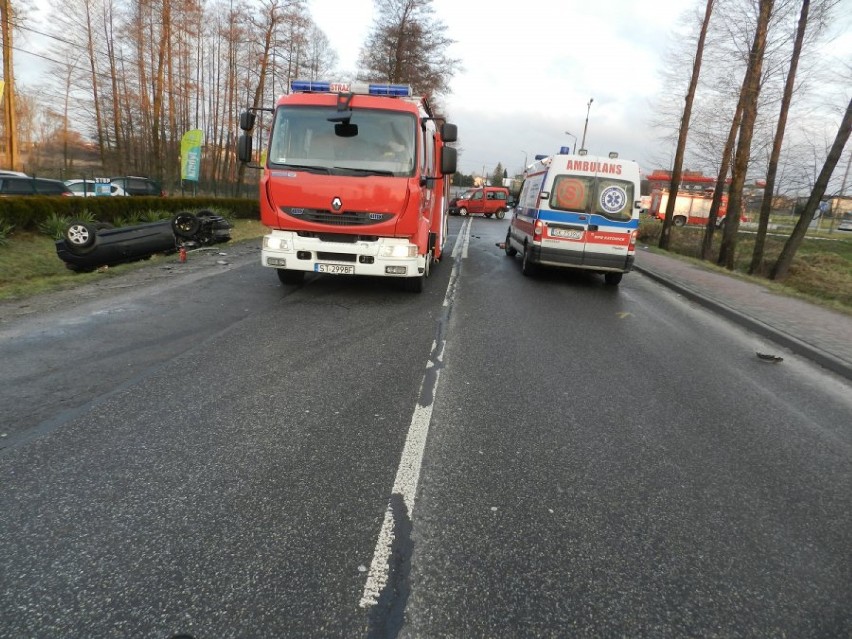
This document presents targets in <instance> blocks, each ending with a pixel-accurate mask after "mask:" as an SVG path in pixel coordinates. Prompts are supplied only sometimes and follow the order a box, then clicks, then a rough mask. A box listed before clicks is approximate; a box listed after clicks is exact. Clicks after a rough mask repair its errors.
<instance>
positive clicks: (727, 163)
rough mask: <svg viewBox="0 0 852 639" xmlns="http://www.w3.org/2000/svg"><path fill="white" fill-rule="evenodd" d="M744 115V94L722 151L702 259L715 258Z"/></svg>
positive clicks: (702, 245)
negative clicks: (721, 210)
mask: <svg viewBox="0 0 852 639" xmlns="http://www.w3.org/2000/svg"><path fill="white" fill-rule="evenodd" d="M742 117H743V94H742V93H740V99H739V100H737V108H736V110H735V111H734V117H733V119H732V120H731V128H730V129H729V130H728V139H727V140H725V149H724V150H723V151H722V166H720V167H719V175H718V176H717V177H716V187H715V188H714V189H713V199H712V200H711V202H710V212H709V213H708V214H707V226H706V227H705V228H704V238H703V239H702V241H701V259H702V260H707V261H710V260H712V259H713V235H715V233H716V220H717V219H718V217H719V208H720V207H721V206H722V198H723V197H724V195H725V186H726V183H727V181H728V172H729V171H730V168H731V158H732V157H733V155H734V144H735V143H736V141H737V131H738V130H739V128H740V122H741V121H742Z"/></svg>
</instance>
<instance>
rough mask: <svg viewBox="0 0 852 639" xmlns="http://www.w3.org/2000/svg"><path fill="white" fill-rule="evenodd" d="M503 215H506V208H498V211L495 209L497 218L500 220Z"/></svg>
mask: <svg viewBox="0 0 852 639" xmlns="http://www.w3.org/2000/svg"><path fill="white" fill-rule="evenodd" d="M504 217H506V209H500V210H499V211H497V219H498V220H502V219H503V218H504Z"/></svg>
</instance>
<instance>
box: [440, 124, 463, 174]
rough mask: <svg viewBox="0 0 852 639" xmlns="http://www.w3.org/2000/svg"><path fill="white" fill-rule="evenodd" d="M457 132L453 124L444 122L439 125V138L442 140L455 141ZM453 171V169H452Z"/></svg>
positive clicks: (457, 135)
mask: <svg viewBox="0 0 852 639" xmlns="http://www.w3.org/2000/svg"><path fill="white" fill-rule="evenodd" d="M458 137H459V132H458V127H456V125H455V124H448V123H446V122H445V123H444V124H442V125H441V138H442V139H443V140H444V142H455V141H456V140H458ZM453 172H455V171H453Z"/></svg>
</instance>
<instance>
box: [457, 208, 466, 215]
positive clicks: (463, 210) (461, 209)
mask: <svg viewBox="0 0 852 639" xmlns="http://www.w3.org/2000/svg"><path fill="white" fill-rule="evenodd" d="M459 215H461V216H462V217H467V209H466V208H464V207H461V208H460V209H459Z"/></svg>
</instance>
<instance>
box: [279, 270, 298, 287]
mask: <svg viewBox="0 0 852 639" xmlns="http://www.w3.org/2000/svg"><path fill="white" fill-rule="evenodd" d="M275 270H276V272H277V273H278V279H279V280H280V282H281V283H282V284H287V285H288V286H289V285H297V284H301V283H302V282H304V281H305V272H304V271H294V270H293V269H290V268H279V269H275Z"/></svg>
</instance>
